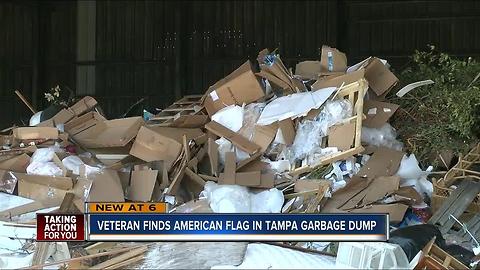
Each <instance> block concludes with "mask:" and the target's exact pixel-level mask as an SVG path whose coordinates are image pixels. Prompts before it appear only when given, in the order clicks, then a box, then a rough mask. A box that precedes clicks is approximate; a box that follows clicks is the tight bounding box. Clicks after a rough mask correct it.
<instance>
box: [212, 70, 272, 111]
mask: <svg viewBox="0 0 480 270" xmlns="http://www.w3.org/2000/svg"><path fill="white" fill-rule="evenodd" d="M264 96H265V91H264V89H263V86H262V84H261V83H260V81H259V79H258V78H257V77H256V76H255V74H254V71H253V69H252V65H251V63H250V61H247V62H245V63H244V64H243V65H241V66H240V67H239V68H237V69H236V70H235V71H233V72H232V73H231V74H229V75H228V76H227V77H225V78H224V79H222V80H220V81H218V82H217V83H215V84H214V85H213V86H211V87H210V88H209V89H208V91H207V93H206V96H205V98H204V100H203V106H205V109H206V110H207V112H208V115H209V116H212V115H213V114H214V113H216V112H217V111H218V110H220V109H221V108H223V107H226V106H228V105H233V104H236V105H240V106H241V105H242V104H243V103H247V104H248V103H251V102H254V101H256V100H258V99H260V98H262V97H264Z"/></svg>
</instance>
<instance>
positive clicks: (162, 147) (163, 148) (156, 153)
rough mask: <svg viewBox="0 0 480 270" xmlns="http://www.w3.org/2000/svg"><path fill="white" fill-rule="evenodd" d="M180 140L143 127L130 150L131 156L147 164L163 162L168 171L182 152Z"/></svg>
mask: <svg viewBox="0 0 480 270" xmlns="http://www.w3.org/2000/svg"><path fill="white" fill-rule="evenodd" d="M157 131H158V129H157ZM179 139H181V137H180V138H176V139H173V138H171V137H169V136H166V135H165V134H163V135H162V134H160V133H158V132H156V131H153V130H152V129H151V128H147V127H141V128H140V130H139V132H138V134H137V138H136V139H135V142H134V143H133V146H132V148H131V149H130V155H132V156H135V157H137V158H139V159H141V160H144V161H147V162H151V161H156V160H163V161H165V163H166V167H167V169H170V168H171V166H172V165H173V162H174V161H175V160H176V159H177V157H178V156H179V155H180V151H181V150H182V144H181V143H180V142H178V140H179Z"/></svg>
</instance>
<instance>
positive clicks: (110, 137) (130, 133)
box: [70, 117, 144, 148]
mask: <svg viewBox="0 0 480 270" xmlns="http://www.w3.org/2000/svg"><path fill="white" fill-rule="evenodd" d="M93 122H94V125H93V126H90V127H88V128H87V129H84V130H83V131H80V132H78V133H76V134H75V135H72V134H70V135H71V136H72V138H73V139H75V141H77V142H78V143H80V144H81V145H82V146H83V147H86V148H102V147H121V146H125V145H127V144H128V143H129V142H130V141H131V140H132V139H133V138H135V136H136V135H137V133H138V130H139V129H140V127H141V126H142V125H143V124H144V122H143V119H142V118H141V117H130V118H121V119H115V120H105V121H97V119H94V120H93ZM88 125H89V124H88Z"/></svg>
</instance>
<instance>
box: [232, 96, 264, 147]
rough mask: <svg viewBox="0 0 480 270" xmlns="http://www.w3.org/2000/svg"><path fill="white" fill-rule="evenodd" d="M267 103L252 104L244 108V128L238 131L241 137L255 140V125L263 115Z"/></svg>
mask: <svg viewBox="0 0 480 270" xmlns="http://www.w3.org/2000/svg"><path fill="white" fill-rule="evenodd" d="M263 108H265V103H250V104H248V105H247V106H245V108H244V113H243V126H242V128H241V129H240V131H238V133H239V134H240V135H242V136H243V137H245V138H247V139H249V140H251V139H252V138H253V134H254V130H255V124H256V123H257V120H258V118H260V114H262V111H263Z"/></svg>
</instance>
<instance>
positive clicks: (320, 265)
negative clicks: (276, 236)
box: [212, 244, 335, 269]
mask: <svg viewBox="0 0 480 270" xmlns="http://www.w3.org/2000/svg"><path fill="white" fill-rule="evenodd" d="M334 268H335V258H334V257H330V256H325V255H317V254H312V253H306V252H300V251H296V250H292V249H288V248H282V247H278V246H273V245H267V244H248V246H247V251H246V253H245V257H244V259H243V263H242V264H240V265H238V266H232V265H230V266H226V265H219V266H215V267H212V269H334Z"/></svg>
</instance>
